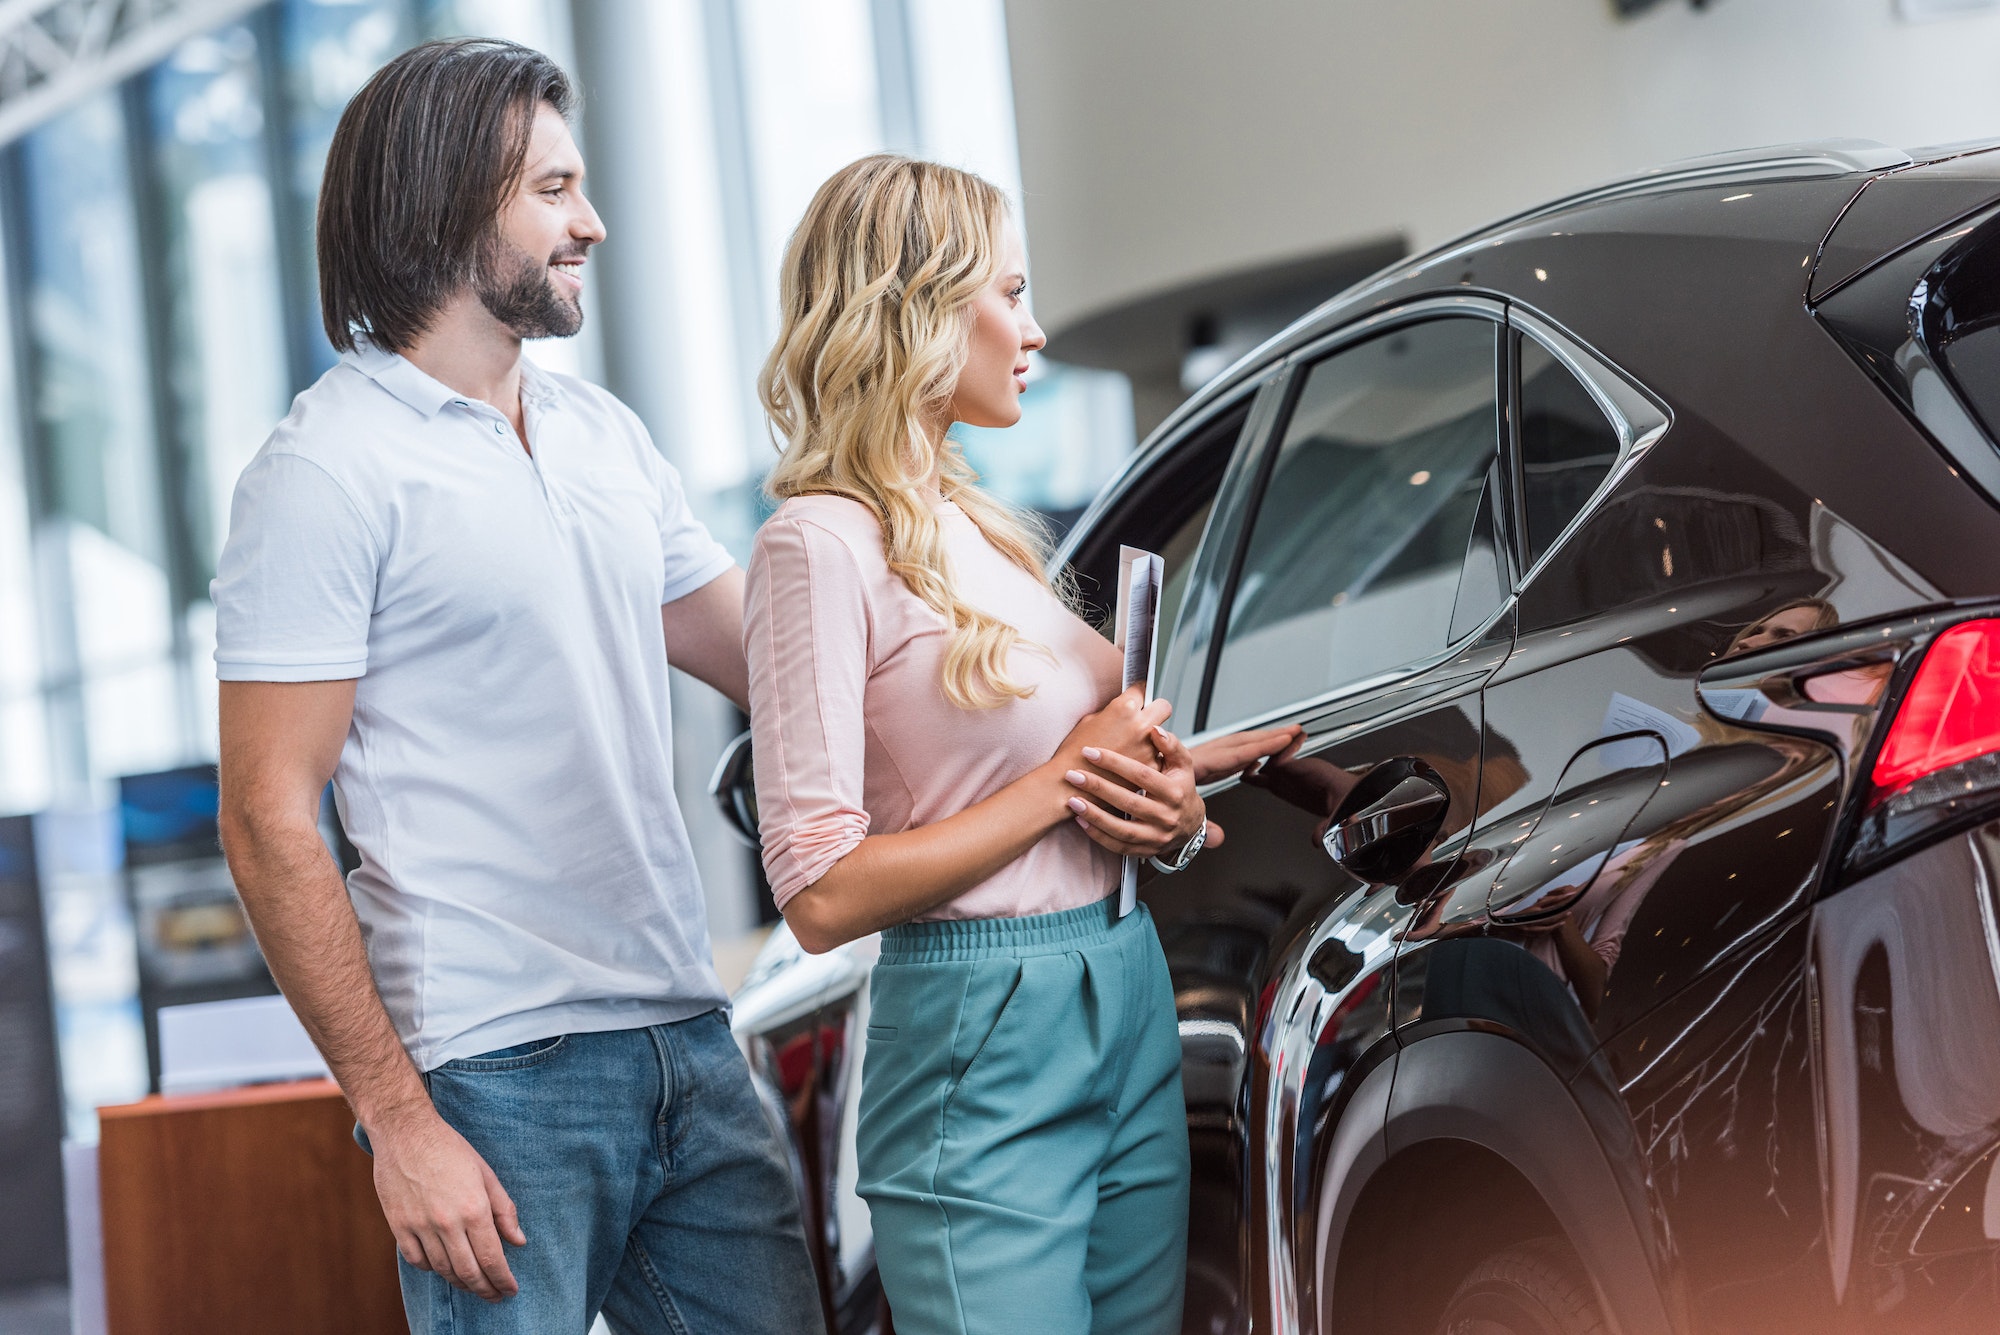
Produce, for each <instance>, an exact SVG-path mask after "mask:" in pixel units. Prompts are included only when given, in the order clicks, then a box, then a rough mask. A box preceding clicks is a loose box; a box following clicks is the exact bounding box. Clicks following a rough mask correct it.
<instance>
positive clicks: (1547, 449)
mask: <svg viewBox="0 0 2000 1335" xmlns="http://www.w3.org/2000/svg"><path fill="white" fill-rule="evenodd" d="M1520 348H1521V352H1520V362H1519V365H1520V368H1521V391H1520V399H1519V403H1520V423H1521V426H1520V432H1521V495H1522V501H1523V505H1524V508H1525V509H1526V510H1527V530H1528V532H1527V538H1528V552H1527V557H1528V564H1529V565H1531V566H1532V565H1533V564H1534V563H1535V562H1536V561H1538V560H1540V559H1541V556H1542V553H1544V552H1546V551H1548V549H1549V548H1550V547H1552V546H1554V545H1555V541H1556V539H1557V538H1558V537H1560V536H1562V531H1563V530H1564V529H1565V528H1567V527H1569V522H1570V521H1571V520H1572V519H1575V518H1576V516H1577V515H1578V513H1579V512H1581V511H1582V509H1583V507H1584V506H1585V504H1587V503H1588V502H1589V500H1590V498H1591V497H1592V496H1593V495H1595V494H1596V492H1597V488H1598V487H1599V486H1600V485H1601V484H1602V483H1603V481H1604V479H1605V478H1606V477H1608V476H1610V474H1611V470H1612V469H1613V468H1614V467H1616V466H1617V463H1618V450H1619V442H1618V432H1617V430H1616V429H1615V428H1613V427H1612V425H1611V422H1610V420H1609V419H1608V418H1606V417H1605V415H1604V410H1603V409H1601V408H1599V407H1598V406H1597V401H1596V400H1595V399H1593V398H1592V397H1591V396H1590V391H1589V390H1587V389H1585V388H1584V387H1583V383H1582V382H1581V381H1579V380H1578V379H1577V378H1576V376H1574V375H1573V374H1571V373H1570V370H1569V368H1568V367H1566V366H1564V365H1563V364H1562V363H1561V362H1559V361H1557V360H1556V359H1555V356H1554V355H1553V354H1552V353H1550V352H1549V350H1548V349H1547V348H1544V347H1543V346H1542V345H1541V344H1539V343H1537V342H1536V341H1535V340H1534V339H1532V338H1526V337H1523V338H1521V342H1520Z"/></svg>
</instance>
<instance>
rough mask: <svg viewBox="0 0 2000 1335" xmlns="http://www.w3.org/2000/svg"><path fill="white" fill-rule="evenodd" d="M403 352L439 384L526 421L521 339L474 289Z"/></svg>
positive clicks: (444, 312)
mask: <svg viewBox="0 0 2000 1335" xmlns="http://www.w3.org/2000/svg"><path fill="white" fill-rule="evenodd" d="M403 356H404V357H405V358H406V359H407V360H408V361H409V362H410V363H411V364H412V365H414V366H415V367H416V368H417V369H418V370H419V371H422V372H423V373H424V374H425V375H427V376H429V377H430V378H431V379H433V380H435V381H437V382H438V383H439V384H441V385H443V386H445V387H446V388H448V389H454V390H457V391H458V392H459V393H460V394H463V395H465V396H466V397H467V398H469V399H479V400H481V401H482V402H485V403H490V404H492V405H493V406H494V407H495V408H498V409H499V410H500V411H501V412H503V413H505V414H506V415H507V416H508V417H509V418H510V419H512V420H513V422H514V424H515V426H516V428H517V429H518V428H519V427H520V425H521V340H520V338H519V336H517V335H516V334H515V333H514V331H512V330H511V329H509V328H507V327H506V326H505V325H503V324H501V323H500V322H499V321H498V320H496V319H494V318H493V317H492V315H490V314H489V313H488V312H487V310H486V308H485V307H484V306H482V305H481V304H480V302H479V298H477V297H475V296H473V295H472V294H471V293H469V292H467V293H462V294H461V295H460V296H458V297H456V298H454V299H453V300H452V301H451V302H450V304H448V305H447V306H446V307H445V308H444V309H443V310H442V311H440V312H439V313H438V316H437V319H436V320H435V321H433V322H432V324H431V327H430V328H429V329H427V330H425V331H424V332H423V334H422V335H421V336H420V337H418V339H417V340H416V341H415V342H414V343H412V344H410V346H409V347H407V348H405V349H404V350H403ZM524 439H525V437H524Z"/></svg>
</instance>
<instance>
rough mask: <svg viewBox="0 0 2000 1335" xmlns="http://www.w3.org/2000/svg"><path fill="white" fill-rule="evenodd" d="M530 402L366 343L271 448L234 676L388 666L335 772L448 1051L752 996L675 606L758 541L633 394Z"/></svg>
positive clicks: (536, 382)
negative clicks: (720, 886) (712, 888)
mask: <svg viewBox="0 0 2000 1335" xmlns="http://www.w3.org/2000/svg"><path fill="white" fill-rule="evenodd" d="M521 397H522V401H523V408H524V410H525V416H526V419H527V426H528V439H529V441H530V443H531V444H532V445H533V447H534V453H533V456H532V457H531V456H530V455H529V454H528V453H527V452H526V451H524V450H523V449H522V447H521V444H520V442H519V440H517V439H516V437H515V435H514V430H513V427H512V426H511V425H509V423H508V422H507V420H506V418H505V417H504V416H503V415H502V414H501V413H500V412H499V411H498V410H497V409H495V408H493V407H491V406H489V405H487V404H485V403H482V402H479V401H478V400H476V399H467V398H464V397H461V396H460V395H458V394H457V393H455V392H454V391H453V390H451V389H448V388H447V387H445V386H444V385H442V384H440V383H439V382H437V381H436V380H433V379H431V377H429V376H428V375H425V374H424V373H423V372H422V371H420V370H418V369H417V368H416V367H415V366H414V365H412V364H411V363H410V362H408V361H405V360H404V359H403V358H401V357H399V356H395V355H394V354H391V353H387V352H383V351H381V350H380V349H376V348H371V347H367V346H365V345H364V346H363V347H362V348H361V350H360V351H358V352H355V353H350V354H349V355H348V356H347V357H345V358H344V359H343V360H342V361H341V363H340V365H338V366H336V367H335V368H334V369H333V370H331V371H328V372H327V373H326V374H325V375H324V376H322V377H321V378H320V380H319V382H318V383H317V384H315V385H314V386H313V387H312V388H311V389H308V390H307V391H306V392H305V393H303V394H301V395H299V397H298V398H297V399H296V400H295V401H294V402H293V404H292V411H291V414H290V415H289V416H288V417H286V418H285V420H284V421H283V422H281V423H280V424H279V425H278V429H277V430H276V431H274V432H273V433H272V435H271V438H270V439H269V440H267V441H266V442H265V443H264V447H263V448H262V449H261V450H260V451H259V452H258V453H257V456H256V458H255V459H253V460H252V461H251V463H250V466H249V467H248V468H246V469H245V470H244V473H243V477H242V479H241V480H240V481H239V482H238V483H237V486H236V499H235V503H234V505H233V507H232V509H231V512H230V523H229V541H228V544H227V546H226V547H225V548H224V549H223V553H222V559H221V561H220V563H219V565H218V567H217V569H218V572H219V573H218V575H217V577H216V580H215V583H214V585H213V595H214V599H215V610H216V651H215V661H216V669H217V675H218V676H220V677H221V678H222V679H223V680H224V681H330V680H336V679H343V678H359V681H358V682H357V683H356V686H355V699H354V723H353V726H352V727H351V728H350V729H349V730H348V734H347V742H346V745H345V747H344V748H343V749H342V751H341V757H340V766H339V770H338V773H337V774H336V776H335V779H334V788H335V797H336V800H337V802H338V804H339V809H340V816H341V820H342V823H343V824H344V825H345V826H346V829H347V833H348V837H349V838H350V839H352V840H353V842H354V846H355V848H356V849H358V850H359V851H360V854H361V866H360V869H359V870H357V871H356V872H354V874H353V875H352V876H350V877H349V878H348V892H349V895H350V896H351V898H352V899H353V902H354V908H355V912H356V913H357V915H358V916H359V917H360V920H361V929H362V933H363V935H364V937H365V938H366V940H367V943H368V959H369V963H370V965H371V966H372V968H373V970H374V974H375V982H376V985H377V987H378V988H379V989H380V991H381V994H382V1000H383V1003H384V1004H385V1005H386V1006H387V1007H388V1011H389V1014H390V1016H391V1018H393V1019H394V1021H395V1023H396V1028H397V1031H398V1032H399V1033H400V1034H401V1035H402V1039H403V1043H404V1045H405V1046H406V1047H407V1048H408V1049H409V1052H410V1056H411V1058H412V1060H414V1061H415V1062H416V1064H417V1066H418V1068H419V1069H420V1070H431V1069H434V1068H435V1067H437V1066H438V1065H440V1064H442V1063H444V1062H447V1061H450V1060H452V1059H453V1058H456V1057H465V1056H472V1055H476V1054H478V1053H482V1052H490V1051H492V1050H494V1049H496V1048H503V1047H509V1046H511V1045H513V1044H516V1043H525V1042H528V1041H530V1040H533V1039H538V1038H545V1037H551V1036H553V1035H556V1034H561V1033H574V1032H585V1031H596V1030H605V1029H624V1028H634V1027H638V1026H642V1025H647V1024H655V1023H662V1022H667V1021H672V1020H680V1019H685V1018H687V1017H689V1016H692V1015H698V1014H700V1013H702V1012H704V1011H707V1010H711V1009H714V1008H715V1007H717V1006H720V1005H723V1004H724V1002H725V1000H726V998H725V996H724V993H723V990H722V986H721V984H720V982H719V981H718V980H717V978H716V976H715V970H714V967H713V965H712V963H711V961H710V953H709V941H708V928H707V921H706V915H705V911H704V907H703V899H702V893H701V885H700V881H699V879H698V877H697V874H696V870H695V864H694V858H693V856H692V854H691V852H690V850H689V847H688V840H687V831H686V829H685V827H684V826H683V824H682V822H681V813H680V807H679V805H678V804H677V802H676V801H675V796H674V784H673V729H672V721H671V718H670V714H669V710H668V702H667V654H666V647H665V643H664V639H663V636H662V632H661V626H660V605H661V604H662V603H668V602H672V601H674V600H675V599H677V598H681V597H684V596H686V595H687V594H689V593H692V592H694V591H695V590H696V589H698V588H700V587H701V586H702V585H704V584H706V583H708V582H709V581H710V580H712V579H714V578H716V577H717V576H718V575H720V574H722V573H723V572H724V571H726V570H728V569H729V568H730V566H731V564H732V562H731V559H730V557H729V554H728V553H727V552H726V551H724V550H723V548H722V547H721V545H720V544H718V543H717V542H716V541H715V539H714V538H712V537H711V536H710V535H709V533H708V531H707V530H706V529H705V528H703V527H702V525H701V524H700V523H699V522H697V521H696V520H695V518H694V516H693V515H692V514H691V513H690V512H689V510H688V506H687V501H686V499H685V497H684V496H683V494H682V491H681V486H680V479H679V477H678V476H677V475H676V474H675V472H674V470H673V469H672V468H671V467H670V466H669V465H668V464H667V462H666V461H665V460H664V459H662V458H661V457H660V455H659V453H658V451H656V450H655V449H654V448H653V444H652V441H651V439H650V438H649V437H648V436H647V434H646V430H645V428H644V427H643V426H642V425H640V423H639V420H638V418H637V417H635V416H634V415H633V414H632V412H631V410H629V409H628V408H626V407H625V406H624V405H623V404H621V403H619V402H618V401H617V400H616V399H614V398H613V397H612V396H611V395H610V394H608V393H606V392H605V391H604V390H602V389H599V388H597V387H595V386H593V385H588V384H585V383H583V382H582V381H579V380H575V379H572V378H570V377H567V376H560V375H554V374H551V373H549V372H546V371H541V370H538V369H537V368H535V367H533V366H532V365H527V364H524V365H523V368H522V380H521Z"/></svg>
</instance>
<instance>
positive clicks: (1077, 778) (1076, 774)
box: [1063, 769, 1086, 788]
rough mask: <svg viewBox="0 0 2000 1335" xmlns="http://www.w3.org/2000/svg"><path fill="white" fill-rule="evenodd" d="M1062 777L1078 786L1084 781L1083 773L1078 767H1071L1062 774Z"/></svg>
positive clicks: (1081, 785)
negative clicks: (1071, 768)
mask: <svg viewBox="0 0 2000 1335" xmlns="http://www.w3.org/2000/svg"><path fill="white" fill-rule="evenodd" d="M1063 777H1064V778H1065V779H1068V780H1069V781H1070V782H1071V783H1073V784H1075V785H1076V786H1077V787H1079V788H1081V787H1083V785H1084V783H1085V782H1086V780H1085V778H1084V773H1083V771H1082V770H1080V769H1073V770H1071V771H1069V772H1068V773H1067V774H1065V775H1063Z"/></svg>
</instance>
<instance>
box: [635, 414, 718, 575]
mask: <svg viewBox="0 0 2000 1335" xmlns="http://www.w3.org/2000/svg"><path fill="white" fill-rule="evenodd" d="M621 407H622V405H621ZM624 411H625V414H626V416H627V418H628V420H629V424H630V426H631V427H632V429H633V430H635V431H637V432H638V433H639V436H640V439H641V441H642V443H643V445H644V448H643V449H642V450H641V451H640V456H641V458H643V459H644V460H645V465H644V466H645V468H646V471H647V472H648V473H649V474H650V475H651V477H652V479H653V485H654V487H655V488H657V489H658V491H659V495H660V554H661V557H662V558H663V562H664V565H663V568H662V569H661V572H660V601H661V602H662V603H671V602H675V601H677V600H679V599H681V598H685V597H687V596H688V595H689V594H691V593H693V592H694V591H695V590H696V589H699V588H701V587H702V586H703V585H704V584H707V583H709V582H710V581H711V580H714V579H716V578H717V577H719V576H720V575H721V574H722V573H723V572H724V571H726V570H729V569H731V568H732V567H734V566H735V564H736V558H735V557H733V556H731V555H730V554H729V549H728V548H726V547H724V546H723V545H722V544H721V543H719V542H717V541H716V540H715V537H714V535H713V534H711V533H710V532H709V531H708V527H707V526H706V525H705V524H703V523H702V522H701V521H700V520H699V519H696V518H695V517H694V511H693V510H692V509H690V508H689V507H688V502H687V491H686V490H685V489H684V488H683V487H682V486H681V475H680V473H679V472H678V471H677V470H676V469H675V468H674V466H673V465H672V464H670V463H668V462H667V461H666V459H664V458H663V457H661V455H660V452H659V451H658V450H657V449H655V448H654V447H653V440H652V437H651V436H650V435H648V434H647V433H646V428H645V426H644V425H643V424H642V423H641V422H640V421H639V419H638V417H637V416H636V415H634V414H632V412H631V410H630V409H625V410H624Z"/></svg>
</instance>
